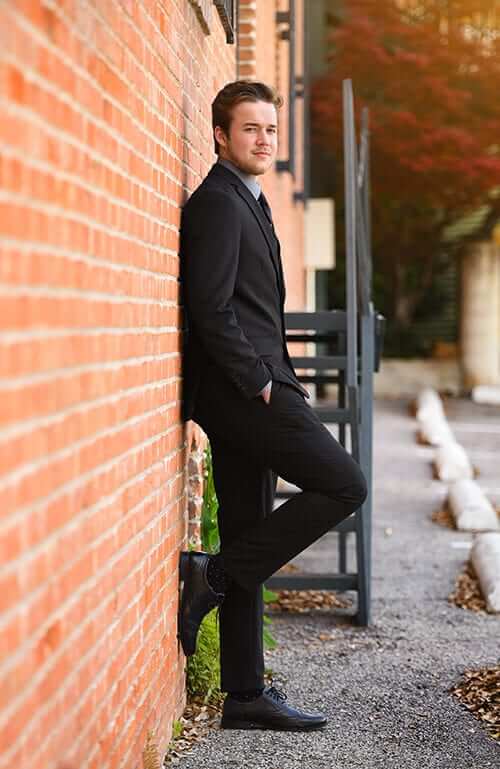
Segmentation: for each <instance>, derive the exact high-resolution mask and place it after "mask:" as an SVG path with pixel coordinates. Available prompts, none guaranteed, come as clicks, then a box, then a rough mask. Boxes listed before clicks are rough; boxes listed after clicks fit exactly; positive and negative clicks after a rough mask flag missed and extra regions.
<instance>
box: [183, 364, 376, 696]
mask: <svg viewBox="0 0 500 769" xmlns="http://www.w3.org/2000/svg"><path fill="white" fill-rule="evenodd" d="M207 373H208V372H207ZM193 419H194V420H195V421H196V422H197V423H198V424H200V425H201V427H202V428H203V429H204V431H205V432H206V433H207V435H208V438H209V440H210V445H211V449H212V460H213V471H214V485H215V490H216V494H217V499H218V502H219V509H218V522H219V532H220V537H221V554H222V557H223V560H224V566H225V568H226V570H227V572H228V573H229V575H230V576H231V577H232V578H233V580H234V582H233V585H232V587H231V588H230V589H229V590H228V591H227V594H226V598H225V600H224V603H223V604H222V606H221V609H220V640H221V688H222V690H223V691H240V690H244V689H256V688H259V687H263V686H264V682H263V676H264V655H263V647H262V614H263V600H262V583H263V582H265V580H267V579H268V578H269V577H270V576H271V575H272V574H274V572H276V571H277V570H278V569H279V568H280V567H281V566H283V565H284V564H286V563H287V562H288V561H289V560H290V559H291V558H293V557H294V556H296V555H298V553H300V552H302V550H304V549H305V548H306V547H308V546H309V545H310V544H312V543H313V542H314V541H316V540H317V539H318V538H319V537H321V536H322V535H323V534H325V533H326V532H327V531H329V530H330V529H331V528H333V527H334V526H336V525H337V524H338V523H340V522H341V521H342V520H343V519H344V518H347V517H348V516H349V515H350V514H351V513H353V512H354V511H355V510H357V509H358V508H359V507H360V506H361V505H362V504H363V501H364V499H365V497H366V493H367V492H366V482H365V479H364V476H363V474H362V472H361V470H360V468H359V465H358V464H357V463H356V462H355V460H354V459H353V458H352V457H351V456H350V454H348V453H347V452H346V451H345V450H344V449H343V448H342V446H340V444H339V443H338V442H337V441H336V440H335V438H334V437H333V436H332V434H331V433H330V431H329V430H327V428H326V427H325V426H324V425H323V423H322V422H321V420H320V419H319V418H318V416H317V415H316V414H315V413H314V411H313V410H312V408H311V407H310V406H309V404H308V403H307V400H306V399H305V397H304V396H303V395H301V394H300V393H299V391H298V390H297V389H295V388H294V387H293V386H292V385H288V384H285V383H283V382H281V381H277V380H274V381H273V385H272V391H271V400H270V403H269V404H266V403H265V401H264V399H263V398H262V397H261V396H257V397H256V398H253V399H251V400H249V399H248V398H245V396H243V395H242V394H241V393H240V392H239V391H238V390H237V388H236V387H235V386H234V385H233V384H232V383H231V382H230V381H229V380H228V379H227V378H225V377H224V376H223V375H222V374H221V373H220V372H219V371H218V370H217V369H216V368H215V367H213V368H212V367H210V375H209V376H206V377H205V378H204V380H203V382H202V384H201V386H200V390H199V393H198V398H197V403H196V408H195V412H194V415H193ZM277 476H280V477H281V478H283V479H284V480H286V481H289V482H290V483H293V484H294V485H296V486H298V487H299V488H300V489H302V492H301V493H299V494H295V495H293V496H292V497H291V498H290V499H288V500H287V501H286V502H285V503H284V504H282V505H281V506H280V507H279V508H277V509H276V510H274V511H273V500H274V494H275V490H276V481H277Z"/></svg>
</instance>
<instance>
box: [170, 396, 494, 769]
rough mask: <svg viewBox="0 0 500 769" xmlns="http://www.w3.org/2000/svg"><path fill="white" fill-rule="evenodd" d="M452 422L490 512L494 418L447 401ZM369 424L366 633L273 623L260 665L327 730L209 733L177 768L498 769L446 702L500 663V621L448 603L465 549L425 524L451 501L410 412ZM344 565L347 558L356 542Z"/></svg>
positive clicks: (332, 624) (313, 619)
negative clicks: (269, 647) (462, 682)
mask: <svg viewBox="0 0 500 769" xmlns="http://www.w3.org/2000/svg"><path fill="white" fill-rule="evenodd" d="M447 412H448V419H449V420H450V425H451V427H452V429H453V430H454V431H455V425H454V421H455V422H456V423H457V424H459V425H460V426H459V428H458V432H459V434H460V438H459V439H460V442H461V443H462V444H463V445H464V446H465V448H466V449H467V450H469V445H468V444H471V448H472V449H473V452H472V454H473V461H474V463H475V465H476V466H478V467H479V469H480V471H482V470H483V469H484V475H483V476H482V477H483V478H484V482H485V485H486V486H488V491H489V492H490V498H491V492H492V491H493V492H494V493H496V491H497V487H498V498H496V499H495V498H493V499H492V501H493V502H494V503H496V504H498V502H499V501H500V479H499V478H498V471H497V470H496V469H495V470H494V469H493V464H492V463H493V462H494V461H495V455H496V456H498V452H499V451H500V413H499V410H498V409H496V410H492V409H488V408H487V407H485V406H478V405H475V404H472V403H470V402H466V401H460V402H458V403H457V402H455V403H453V402H448V403H447ZM375 419H376V422H375V449H374V479H375V481H374V520H373V581H372V620H371V624H370V626H369V627H368V628H360V627H357V626H356V625H354V624H353V623H352V621H351V620H350V619H348V618H347V619H346V618H345V617H339V616H337V615H335V614H334V613H326V614H325V613H324V612H323V613H310V614H302V615H288V614H286V615H285V614H275V615H273V625H272V628H271V631H272V632H273V634H274V636H275V637H276V638H277V640H278V643H279V645H278V648H277V649H276V650H275V651H273V652H268V653H267V657H266V662H267V664H268V666H269V667H271V668H272V670H273V674H274V676H275V679H278V683H279V684H281V685H282V686H283V688H284V689H285V690H286V692H287V695H288V699H289V701H290V703H291V704H294V705H298V706H303V707H304V708H311V709H321V710H323V711H325V712H326V713H327V715H328V717H329V723H328V726H327V727H326V729H324V730H323V731H321V732H314V733H310V734H307V733H306V734H305V733H280V732H271V731H269V732H266V731H254V732H244V731H227V732H226V731H221V730H220V729H214V730H213V731H212V732H211V733H210V735H209V736H208V737H207V738H206V739H205V740H203V741H202V742H200V743H198V744H197V745H195V747H194V748H193V750H192V752H191V753H190V754H189V755H187V756H185V757H184V758H182V759H181V760H180V762H179V764H178V766H180V767H181V768H182V769H203V768H204V767H210V769H215V768H216V767H217V768H220V769H226V768H227V769H229V767H231V768H233V769H234V768H236V767H238V768H239V767H245V769H260V768H262V769H264V768H265V769H305V767H307V769H353V768H354V767H363V769H378V767H381V768H382V767H383V769H392V767H394V768H396V767H397V769H400V767H402V766H403V767H405V769H413V768H415V769H417V767H418V769H421V767H422V766H425V769H490V768H491V769H493V767H498V766H499V763H500V749H499V745H498V744H497V743H495V742H494V741H493V740H492V739H491V738H490V737H489V736H488V735H487V733H486V731H485V730H484V728H483V727H482V726H481V724H480V723H479V722H478V721H477V720H476V719H475V718H474V717H473V715H472V714H471V713H469V712H468V711H467V710H466V709H465V708H464V707H463V706H461V705H460V704H459V702H458V701H457V699H456V698H455V697H453V696H452V695H451V694H450V693H449V689H450V687H451V686H452V685H453V684H455V683H456V682H457V681H458V680H459V679H460V678H461V676H462V674H463V672H464V671H465V670H466V669H470V668H477V667H481V666H485V667H486V666H491V665H493V664H496V663H497V662H498V657H499V654H498V652H499V640H498V639H499V638H500V619H499V618H498V617H495V616H494V615H489V614H484V613H479V614H478V613H474V612H470V611H467V610H464V609H460V608H457V607H456V606H453V605H452V604H449V603H448V601H447V596H448V595H449V593H450V592H451V591H452V589H453V586H454V582H455V578H456V576H457V575H458V573H459V572H460V571H461V570H462V568H463V565H464V563H465V561H466V560H467V559H468V556H469V549H470V543H471V540H472V536H471V535H469V534H467V533H464V532H458V531H453V530H451V529H447V528H445V527H443V526H439V525H437V524H436V523H433V522H432V521H431V514H432V512H433V511H434V510H435V509H436V508H438V507H439V506H440V505H441V504H442V501H443V498H444V496H445V493H446V488H445V487H444V485H443V484H442V483H440V482H439V481H435V480H433V479H432V474H431V467H430V461H431V459H432V456H433V453H434V450H433V449H432V448H427V447H423V446H418V445H417V444H416V442H415V430H416V422H415V420H413V419H412V418H411V417H410V416H409V415H408V410H407V404H406V403H403V402H396V401H392V402H391V401H381V402H378V403H377V404H376V416H375ZM494 426H496V428H497V430H495V429H494ZM496 465H497V466H498V459H496ZM480 479H481V476H480ZM334 544H335V535H332V534H329V535H327V536H326V537H325V538H323V540H322V541H321V542H319V543H317V544H316V545H314V546H313V547H312V548H310V549H309V550H308V551H307V552H306V553H304V554H302V555H301V556H299V557H298V558H297V559H295V561H294V563H296V564H297V565H301V566H303V567H304V568H305V569H307V570H312V571H315V570H317V571H323V570H328V568H329V564H331V563H335V561H336V558H335V556H334V554H332V545H334ZM349 552H350V554H351V557H354V556H353V552H354V551H353V543H350V547H349ZM351 563H352V560H351Z"/></svg>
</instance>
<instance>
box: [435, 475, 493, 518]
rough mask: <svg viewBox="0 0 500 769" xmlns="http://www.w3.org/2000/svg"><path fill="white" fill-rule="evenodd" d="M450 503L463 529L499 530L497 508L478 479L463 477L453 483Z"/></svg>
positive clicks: (449, 497) (449, 498)
mask: <svg viewBox="0 0 500 769" xmlns="http://www.w3.org/2000/svg"><path fill="white" fill-rule="evenodd" d="M448 504H449V506H450V510H451V512H452V514H453V517H454V519H455V524H456V527H457V529H460V530H461V531H497V530H498V529H499V528H500V526H499V522H498V517H497V513H496V510H495V508H494V507H493V505H492V504H491V502H490V501H489V499H488V498H487V497H486V495H485V494H484V492H483V490H482V489H481V487H480V486H479V485H478V484H477V483H476V481H473V480H470V479H468V478H463V479H461V480H459V481H455V483H452V484H451V486H450V488H449V491H448Z"/></svg>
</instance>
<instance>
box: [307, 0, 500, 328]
mask: <svg viewBox="0 0 500 769" xmlns="http://www.w3.org/2000/svg"><path fill="white" fill-rule="evenodd" d="M473 6H474V7H473ZM493 7H494V3H492V2H489V3H488V2H484V0H483V2H478V0H476V2H473V1H472V0H469V2H466V1H465V0H448V2H443V0H427V2H425V1H422V2H418V1H417V0H413V1H412V0H407V2H403V0H399V2H398V1H397V0H383V2H381V1H380V0H349V2H345V3H343V11H342V14H341V15H339V16H337V17H333V18H332V19H331V24H332V26H331V32H330V35H329V43H330V48H329V57H328V61H329V69H328V72H327V74H326V75H325V76H323V77H321V78H320V79H318V80H317V81H316V82H315V83H313V89H312V114H313V139H314V141H317V142H319V143H320V144H322V145H323V146H324V147H325V148H326V149H328V150H330V151H333V152H334V153H335V155H336V156H337V157H338V158H341V157H342V151H343V150H342V146H343V145H342V142H343V139H342V118H341V115H342V80H343V79H344V78H350V79H352V81H353V89H354V96H355V102H356V115H357V121H358V122H357V124H358V125H359V111H360V109H361V107H363V106H365V105H366V106H368V107H369V110H370V143H371V190H372V217H373V226H372V230H373V232H372V235H373V253H374V262H375V270H376V271H377V273H378V275H379V283H383V284H384V288H383V292H382V293H383V294H385V297H386V299H387V301H386V302H385V303H383V304H385V306H383V308H382V309H383V310H384V311H385V312H386V313H387V314H388V315H389V316H390V317H391V318H392V320H393V321H394V322H395V323H397V324H398V325H399V326H400V327H401V328H404V327H409V326H410V325H411V323H412V320H413V319H414V317H415V313H416V312H417V311H418V307H419V304H420V303H421V301H422V299H423V298H424V297H425V295H426V293H427V292H428V290H429V288H430V287H431V285H432V282H433V280H434V278H435V275H436V271H437V270H439V269H442V267H443V265H446V264H447V263H449V259H450V258H451V257H452V254H451V252H450V250H449V249H448V251H447V258H445V259H443V248H444V246H443V233H444V231H445V228H446V227H447V226H448V225H449V224H450V223H452V222H455V221H456V220H457V219H459V218H460V217H461V216H463V215H464V214H466V213H468V212H470V211H473V210H474V209H475V208H477V207H478V206H480V205H482V204H485V203H488V204H489V205H490V215H491V217H492V219H491V221H495V220H496V219H497V218H498V217H499V216H500V194H499V192H500V98H499V94H500V37H499V29H498V25H497V21H498V17H496V16H495V14H494V12H493V11H491V9H492V8H493ZM485 19H486V20H487V21H488V23H486V24H485V23H484V22H485ZM337 171H338V175H339V176H338V179H337V184H336V190H337V197H336V202H337V205H338V207H339V208H340V210H342V208H343V201H342V195H343V184H342V177H341V175H342V173H343V167H342V162H339V163H338V164H337ZM339 245H340V247H341V249H342V244H339ZM447 260H448V261H447Z"/></svg>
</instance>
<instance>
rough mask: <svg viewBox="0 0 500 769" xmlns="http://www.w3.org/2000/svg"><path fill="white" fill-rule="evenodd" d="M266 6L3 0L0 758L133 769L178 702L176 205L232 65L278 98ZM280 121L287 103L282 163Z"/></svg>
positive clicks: (293, 283) (298, 272)
mask: <svg viewBox="0 0 500 769" xmlns="http://www.w3.org/2000/svg"><path fill="white" fill-rule="evenodd" d="M301 7H302V0H300V1H299V0H297V2H295V10H296V19H295V21H296V23H295V25H292V36H293V37H294V39H295V42H296V44H297V51H298V52H297V59H296V62H297V67H298V72H300V66H301V64H300V48H301V43H302V31H301V30H302V28H303V27H302V20H301ZM286 10H288V0H286V1H285V2H283V3H282V2H278V0H266V1H265V2H263V0H258V2H255V0H254V2H241V3H240V7H239V8H237V7H235V4H234V3H232V2H231V1H230V0H215V1H213V0H158V2H149V0H102V1H101V0H94V1H93V2H92V1H91V0H78V1H77V2H73V3H65V2H62V1H60V0H12V2H8V3H2V4H1V5H0V30H1V34H0V40H1V46H0V77H1V80H0V82H1V88H0V99H1V109H2V120H1V121H0V235H1V252H0V307H1V321H0V324H1V336H0V377H1V378H0V491H1V502H2V503H1V511H0V553H1V563H0V692H1V695H0V697H1V704H0V769H12V768H13V767H15V768H16V769H25V767H26V769H27V767H29V769H76V767H78V769H90V768H91V767H92V769H110V768H111V767H113V768H115V767H116V768H117V767H123V768H124V769H130V768H131V767H134V768H135V767H139V766H141V765H142V753H143V750H144V747H145V744H146V742H147V740H148V735H149V739H152V740H153V742H154V743H156V745H157V746H158V749H159V752H160V754H161V753H163V751H164V750H165V748H166V745H167V743H168V740H169V738H170V734H171V728H172V722H173V719H174V718H176V717H178V716H179V714H180V713H181V712H182V709H183V706H184V702H185V693H184V691H185V689H184V684H185V678H184V669H185V658H184V657H183V655H182V653H181V652H180V650H179V647H178V643H177V639H176V629H177V628H176V615H177V600H178V574H177V561H178V553H179V550H180V549H181V548H183V547H185V545H186V538H187V518H188V511H187V507H188V505H187V502H188V472H187V468H188V460H189V457H188V455H187V454H188V452H187V447H186V441H185V432H184V427H183V425H182V423H181V421H180V397H181V384H182V383H181V378H180V371H181V360H180V349H181V332H180V329H181V310H180V308H179V303H178V297H179V290H178V289H179V285H178V275H179V259H178V227H179V221H180V206H181V205H182V203H183V201H184V200H185V198H186V196H187V195H188V194H189V193H190V192H192V190H193V189H194V188H195V187H196V186H197V185H198V184H199V183H200V181H201V179H202V178H203V177H204V175H205V174H206V173H207V171H208V170H209V168H210V166H211V165H212V163H213V162H214V160H215V156H214V154H213V139H212V130H211V112H210V104H211V102H212V100H213V98H214V96H215V94H216V92H217V91H218V90H219V89H220V88H221V87H222V86H223V85H224V84H225V83H226V82H228V81H230V80H234V79H236V77H238V76H239V77H250V78H258V79H263V80H265V81H266V82H268V83H271V84H273V85H275V86H277V87H278V89H279V90H280V92H282V94H283V95H284V96H285V98H286V97H287V94H288V90H289V71H288V70H289V67H288V64H289V43H288V42H287V41H286V40H283V39H282V38H283V35H282V34H281V32H283V31H284V30H285V31H286V29H288V23H287V20H286V18H285V17H283V16H278V17H277V15H276V14H277V12H281V13H283V12H284V11H286ZM235 27H236V29H235ZM233 33H235V34H234V38H235V39H234V42H231V40H232V38H233ZM299 112H300V103H299V104H297V106H296V114H295V116H296V118H297V120H296V126H295V128H296V137H297V141H296V151H295V152H294V153H293V154H294V157H295V163H296V167H297V174H296V176H295V179H294V178H293V177H292V174H291V173H290V171H289V170H287V163H286V162H283V163H282V164H281V165H280V168H279V170H276V171H275V172H273V173H269V175H268V176H267V177H266V178H265V180H264V187H265V190H266V194H268V196H269V199H270V201H271V204H272V206H273V212H274V216H275V220H276V226H277V230H278V232H279V234H280V239H281V243H282V252H283V260H284V268H285V272H286V278H287V309H297V308H301V307H303V306H304V301H305V281H304V269H303V254H302V242H303V203H302V202H301V191H302V187H303V183H302V180H301V174H300V169H301V165H302V157H301V153H300V152H299V149H298V147H299V145H300V144H301V121H300V119H299ZM292 113H293V111H292ZM292 113H291V114H292ZM288 128H289V126H288V106H287V104H285V106H284V108H283V110H282V112H281V116H280V137H281V138H280V142H281V146H282V149H281V155H280V156H281V159H282V161H285V160H289V159H290V158H289V156H288V138H287V137H288V135H289V133H290V132H289V130H288ZM288 166H290V164H288ZM294 193H298V194H295V195H294Z"/></svg>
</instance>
